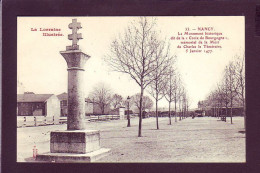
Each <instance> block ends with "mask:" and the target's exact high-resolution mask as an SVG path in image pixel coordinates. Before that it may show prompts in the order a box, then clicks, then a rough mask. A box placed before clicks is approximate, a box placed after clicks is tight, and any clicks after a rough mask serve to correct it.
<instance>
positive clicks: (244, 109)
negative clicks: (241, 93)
mask: <svg viewBox="0 0 260 173" xmlns="http://www.w3.org/2000/svg"><path fill="white" fill-rule="evenodd" d="M242 102H243V112H242V113H243V115H244V128H245V130H246V107H245V101H244V100H243V101H242Z"/></svg>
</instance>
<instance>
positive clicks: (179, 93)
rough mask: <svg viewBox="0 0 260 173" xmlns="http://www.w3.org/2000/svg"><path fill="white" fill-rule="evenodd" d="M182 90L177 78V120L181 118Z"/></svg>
mask: <svg viewBox="0 0 260 173" xmlns="http://www.w3.org/2000/svg"><path fill="white" fill-rule="evenodd" d="M183 90H184V88H183V86H182V84H181V83H180V80H179V85H178V90H177V97H178V102H179V121H180V120H181V116H182V103H183V102H182V99H183Z"/></svg>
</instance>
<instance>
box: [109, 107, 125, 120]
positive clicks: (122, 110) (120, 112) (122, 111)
mask: <svg viewBox="0 0 260 173" xmlns="http://www.w3.org/2000/svg"><path fill="white" fill-rule="evenodd" d="M129 112H130V111H129ZM109 114H111V115H120V119H124V118H125V107H123V106H120V107H119V108H116V109H113V110H110V112H109Z"/></svg>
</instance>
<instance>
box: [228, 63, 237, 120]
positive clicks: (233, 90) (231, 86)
mask: <svg viewBox="0 0 260 173" xmlns="http://www.w3.org/2000/svg"><path fill="white" fill-rule="evenodd" d="M225 78H226V81H227V90H228V99H229V101H230V120H231V124H232V123H233V122H232V109H233V101H234V98H235V97H236V95H237V88H238V85H237V83H236V82H237V81H236V72H235V65H234V63H233V62H230V63H229V64H228V66H227V67H226V69H225Z"/></svg>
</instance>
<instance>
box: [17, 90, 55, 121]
mask: <svg viewBox="0 0 260 173" xmlns="http://www.w3.org/2000/svg"><path fill="white" fill-rule="evenodd" d="M17 116H48V117H49V116H55V117H59V116H60V101H59V99H58V98H57V96H55V95H54V94H34V93H32V92H25V93H24V94H17Z"/></svg>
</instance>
